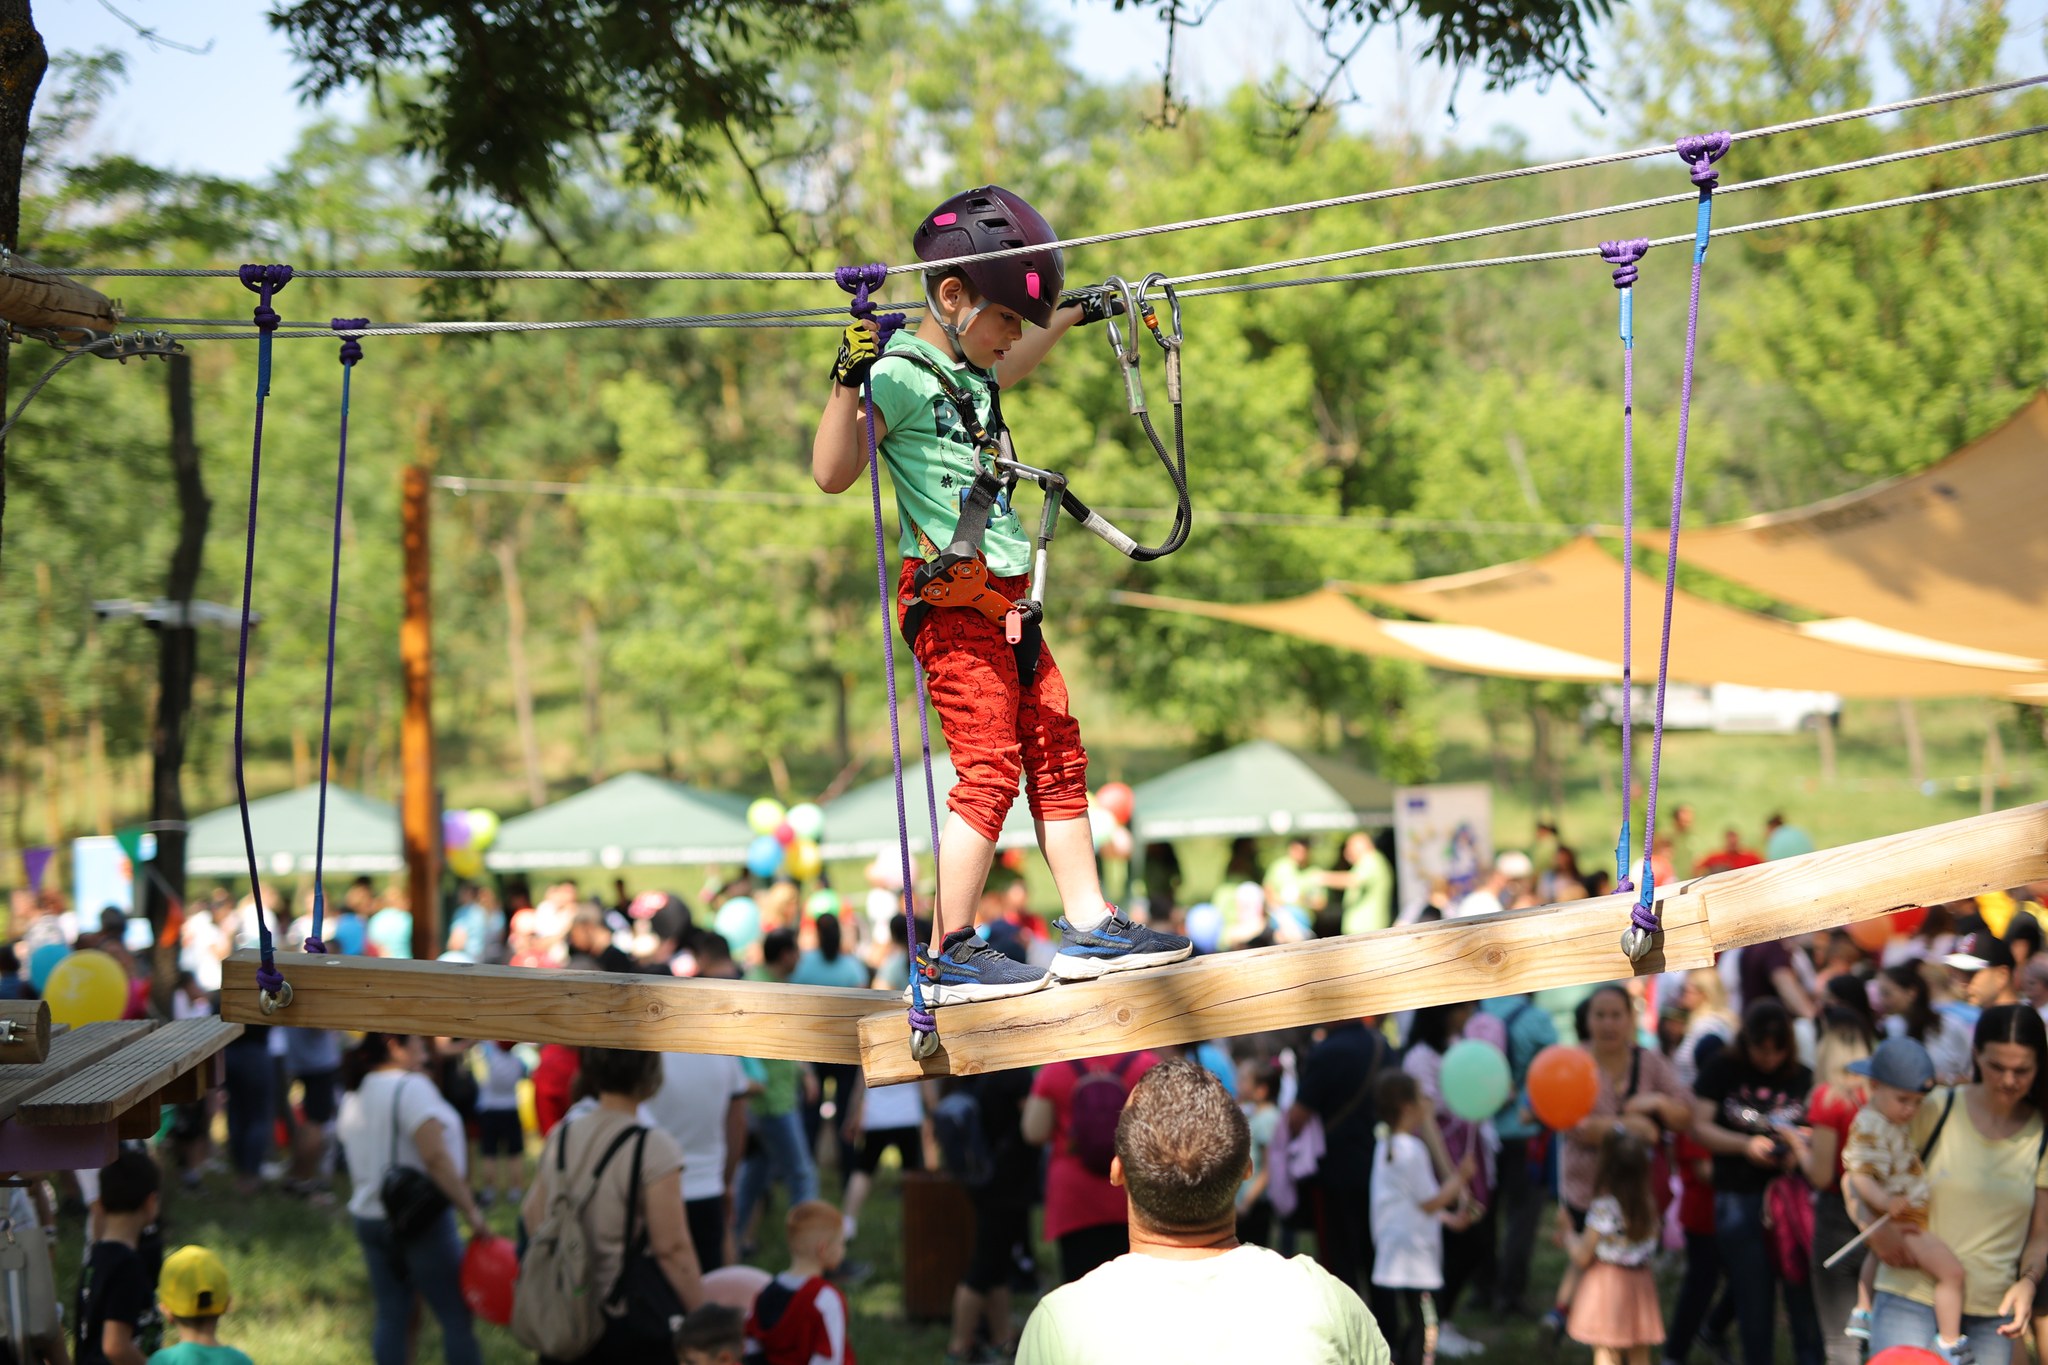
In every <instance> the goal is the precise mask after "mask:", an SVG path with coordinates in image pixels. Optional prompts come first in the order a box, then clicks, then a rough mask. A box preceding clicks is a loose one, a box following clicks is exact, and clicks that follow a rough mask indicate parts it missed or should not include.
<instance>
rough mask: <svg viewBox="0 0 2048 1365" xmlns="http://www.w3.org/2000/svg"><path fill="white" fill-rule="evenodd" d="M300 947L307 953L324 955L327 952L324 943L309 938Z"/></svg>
mask: <svg viewBox="0 0 2048 1365" xmlns="http://www.w3.org/2000/svg"><path fill="white" fill-rule="evenodd" d="M301 946H302V947H303V948H304V949H305V951H307V952H309V953H324V952H326V951H327V945H326V944H325V943H323V942H322V941H321V940H319V939H317V938H313V937H311V936H308V937H307V939H306V941H305V943H304V944H303V945H301Z"/></svg>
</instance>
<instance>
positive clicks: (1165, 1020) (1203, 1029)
mask: <svg viewBox="0 0 2048 1365" xmlns="http://www.w3.org/2000/svg"><path fill="white" fill-rule="evenodd" d="M2043 877H2048V803H2041V804H2037V805H2032V806H2023V807H2019V808H2016V809H2013V810H2008V811H1999V812H1995V813H1993V814H1991V815H1980V816H1975V817H1973V818H1971V819H1967V820H1958V821H1955V822H1953V823H1951V824H1947V825H1937V826H1935V827H1933V828H1931V829H1922V830H1913V831H1910V832H1908V833H1905V834H1893V835H1887V836H1885V837H1883V838H1880V839H1869V840H1865V841H1864V842H1862V843H1857V844H1848V845H1845V846H1843V847H1841V848H1834V849H1827V850H1825V851H1823V852H1819V853H1810V854H1806V855H1804V856H1802V857H1798V858H1787V859H1783V860H1781V861H1779V862H1775V863H1766V864H1763V865H1761V866H1758V867H1753V868H1745V869H1742V870H1740V871H1736V872H1724V873H1721V874H1718V875H1716V876H1712V877H1703V878H1700V879H1698V880H1695V881H1691V882H1686V883H1684V884H1682V885H1681V886H1679V887H1677V888H1674V899H1672V900H1665V898H1664V897H1663V896H1661V895H1660V897H1659V900H1660V901H1662V902H1663V903H1664V904H1665V907H1666V908H1665V911H1664V916H1665V939H1664V944H1663V957H1664V959H1665V960H1664V961H1662V962H1659V961H1658V959H1656V958H1652V959H1649V960H1647V961H1645V962H1644V963H1643V964H1642V966H1641V967H1640V968H1639V969H1638V970H1640V971H1642V972H1644V973H1649V972H1655V971H1664V970H1674V969H1677V968H1681V967H1689V966H1701V965H1705V963H1706V962H1709V961H1711V960H1712V956H1713V953H1714V952H1716V951H1719V950H1722V949H1727V948H1738V947H1743V946H1746V945H1748V944H1752V943H1761V942H1765V941H1768V940H1770V939H1776V938H1784V937H1786V936H1788V935H1791V934H1801V933H1810V932H1812V931H1814V930H1817V929H1826V928H1831V927H1833V926H1835V925H1838V924H1846V923H1848V922H1850V921H1852V920H1857V919H1867V918H1870V917H1872V916H1875V915H1879V914H1883V913H1885V912H1886V911H1889V910H1894V909H1898V908H1901V907H1903V906H1908V905H1926V904H1931V903H1936V902H1940V901H1944V900H1954V899H1957V898H1960V897H1963V896H1967V895H1973V894H1975V893H1976V892H1979V891H1984V890H1989V889H2003V888H2006V887H2011V886H2017V885H2019V884H2020V883H2022V882H2027V881H2036V880H2040V879H2041V878H2043ZM1629 899H1630V898H1629V897H1623V896H1610V897H1607V898H1605V899H1604V900H1601V901H1576V902H1573V903H1571V904H1569V905H1561V906H1546V907H1542V908H1538V909H1534V910H1525V911H1521V912H1519V913H1518V914H1515V915H1502V916H1487V917H1485V918H1484V919H1478V920H1452V921H1448V922H1445V923H1441V924H1431V925H1419V926H1415V927H1414V928H1410V929H1394V930H1386V931H1382V932H1380V933H1377V934H1372V935H1368V936H1364V937H1361V938H1349V939H1323V940H1319V941H1317V942H1315V943H1304V944H1292V945H1288V946H1284V947H1278V948H1266V949H1259V950H1257V951H1256V952H1250V953H1228V954H1223V955H1220V956H1216V957H1205V958H1199V959H1196V960H1195V961H1192V962H1189V963H1185V964H1182V965H1180V966H1176V967H1170V968H1164V969H1160V970H1157V971H1150V972H1138V973H1133V974H1131V975H1130V976H1128V977H1123V978H1110V980H1109V981H1108V982H1090V983H1088V984H1086V985H1074V986H1054V987H1051V988H1049V989H1047V990H1043V991H1039V992H1037V993H1035V994H1032V995H1026V996H1019V997H1017V998H1016V999H1013V1000H998V1001H992V1002H989V1003H987V1004H981V1005H960V1006H954V1007H951V1008H949V1009H944V1010H941V1011H940V1012H939V1039H940V1050H939V1052H938V1054H937V1055H936V1056H934V1057H931V1058H929V1059H927V1060H926V1061H924V1062H923V1063H919V1062H917V1061H916V1060H914V1059H913V1058H912V1057H911V1055H910V1043H909V1026H908V1024H907V1023H906V1022H905V1019H904V1016H903V1012H902V1011H901V1010H890V1011H886V1012H880V1013H877V1014H875V1015H874V1016H872V1017H870V1018H867V1019H863V1020H862V1021H861V1024H860V1038H861V1069H862V1071H863V1072H864V1073H865V1074H866V1076H867V1080H868V1084H870V1085H890V1084H894V1083H896V1082H900V1081H907V1080H914V1079H916V1078H917V1077H919V1076H931V1075H945V1074H948V1073H952V1074H960V1075H968V1074H972V1073H974V1072H977V1071H987V1070H993V1069H996V1068H999V1067H1017V1066H1035V1065H1039V1064H1042V1063H1045V1062H1052V1061H1062V1060H1066V1059H1069V1058H1075V1057H1091V1056H1099V1055H1102V1054H1105V1053H1112V1052H1124V1051H1129V1050H1131V1049H1133V1048H1140V1047H1153V1046H1162V1045H1166V1044H1172V1043H1189V1042H1195V1041H1198V1040H1200V1039H1204V1038H1228V1037H1234V1036H1236V1035H1238V1034H1244V1033H1259V1032H1264V1031H1266V1030H1269V1029H1276V1028H1290V1027H1299V1026H1303V1025H1309V1024H1318V1023H1324V1022H1327V1021H1329V1020H1332V1019H1339V1018H1344V1017H1347V1016H1352V1015H1358V1016H1364V1015H1374V1014H1385V1013H1388V1012H1390V1011H1393V1010H1403V1009H1415V1008H1419V1007H1421V1006H1423V1005H1436V1004H1447V1003H1451V1002H1454V1001H1459V1000H1480V999H1485V998H1487V997H1490V996H1495V995H1505V994H1508V993H1511V992H1518V991H1526V990H1541V989H1544V988H1547V987H1554V986H1569V985H1580V984H1584V983H1587V982H1594V981H1607V980H1613V979H1616V978H1619V977H1623V976H1627V975H1630V969H1629V966H1628V963H1627V961H1626V959H1625V958H1623V957H1622V955H1621V952H1620V948H1619V935H1620V932H1621V929H1622V928H1623V927H1624V926H1625V925H1626V923H1627V908H1626V907H1627V904H1628V901H1629ZM1679 904H1682V905H1683V906H1684V907H1685V908H1684V910H1683V911H1682V912H1679V913H1674V911H1675V910H1676V908H1677V906H1678V905H1679ZM1510 925H1512V926H1514V927H1513V928H1507V927H1506V926H1510ZM1510 954H1513V955H1514V960H1513V961H1512V963H1510V962H1509V960H1508V958H1509V955H1510ZM1495 956H1497V957H1498V961H1491V960H1490V959H1492V958H1493V957H1495Z"/></svg>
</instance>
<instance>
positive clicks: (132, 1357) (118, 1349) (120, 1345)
mask: <svg viewBox="0 0 2048 1365" xmlns="http://www.w3.org/2000/svg"><path fill="white" fill-rule="evenodd" d="M100 1354H102V1355H104V1356H105V1357H106V1358H107V1365H149V1362H148V1361H147V1359H146V1358H145V1357H144V1356H143V1354H142V1348H141V1347H140V1346H137V1345H136V1344H135V1324H134V1323H132V1322H116V1321H114V1320H113V1319H112V1318H109V1319H107V1321H106V1322H105V1324H103V1325H102V1326H101V1328H100Z"/></svg>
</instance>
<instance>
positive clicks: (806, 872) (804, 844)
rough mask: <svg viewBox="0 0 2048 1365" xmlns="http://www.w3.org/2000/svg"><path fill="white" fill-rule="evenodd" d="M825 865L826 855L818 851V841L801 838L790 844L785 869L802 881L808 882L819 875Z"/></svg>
mask: <svg viewBox="0 0 2048 1365" xmlns="http://www.w3.org/2000/svg"><path fill="white" fill-rule="evenodd" d="M824 866H825V858H824V855H823V854H821V853H819V852H818V841H817V840H815V839H799V840H797V841H796V842H795V843H793V844H791V845H790V846H789V856H788V860H787V861H786V862H785V863H784V864H783V870H784V871H785V872H787V873H789V875H790V876H792V877H794V878H796V879H797V880H798V881H800V882H807V881H809V880H810V879H811V878H813V877H815V876H817V875H818V873H819V872H820V871H821V870H823V868H824Z"/></svg>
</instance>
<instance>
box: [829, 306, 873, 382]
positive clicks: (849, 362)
mask: <svg viewBox="0 0 2048 1365" xmlns="http://www.w3.org/2000/svg"><path fill="white" fill-rule="evenodd" d="M881 356H882V340H881V338H880V337H878V336H876V335H875V330H874V328H873V327H872V326H870V325H869V324H868V323H865V322H856V323H852V324H850V325H849V326H848V327H847V329H846V330H845V331H844V332H842V333H840V335H839V355H838V358H837V359H835V360H834V361H833V362H832V382H833V383H835V384H838V385H840V386H842V387H844V388H849V389H857V388H859V387H860V386H861V385H862V384H865V383H866V382H867V378H868V371H869V370H871V369H873V368H874V364H875V362H876V361H877V360H879V359H881Z"/></svg>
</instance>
